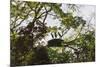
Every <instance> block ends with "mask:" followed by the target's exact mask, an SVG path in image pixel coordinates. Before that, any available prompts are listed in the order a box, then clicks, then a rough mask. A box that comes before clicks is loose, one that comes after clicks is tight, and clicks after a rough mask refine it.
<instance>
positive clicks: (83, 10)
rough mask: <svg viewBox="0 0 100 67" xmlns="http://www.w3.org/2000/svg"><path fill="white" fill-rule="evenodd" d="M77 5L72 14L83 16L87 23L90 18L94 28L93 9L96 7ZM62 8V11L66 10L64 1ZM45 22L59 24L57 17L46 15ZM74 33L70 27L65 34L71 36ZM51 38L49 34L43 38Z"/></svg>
mask: <svg viewBox="0 0 100 67" xmlns="http://www.w3.org/2000/svg"><path fill="white" fill-rule="evenodd" d="M77 6H78V7H79V11H78V12H74V15H75V16H76V15H78V16H81V17H83V19H84V20H86V23H88V22H89V21H90V19H91V18H92V20H91V21H90V24H92V26H93V27H94V28H95V22H96V21H95V10H96V7H95V6H94V5H77ZM61 8H62V10H63V11H64V12H67V11H68V9H67V6H66V4H65V3H64V4H63V5H62V7H61ZM46 22H47V26H58V27H59V26H60V21H59V20H58V19H52V17H51V16H48V17H47V19H46ZM74 34H76V32H74V30H73V29H71V30H70V31H69V32H68V33H67V34H66V36H67V37H71V36H72V35H74ZM50 39H52V37H51V36H50V34H49V35H48V36H47V37H46V38H45V40H47V41H48V40H50Z"/></svg>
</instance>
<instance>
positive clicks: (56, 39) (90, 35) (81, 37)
mask: <svg viewBox="0 0 100 67" xmlns="http://www.w3.org/2000/svg"><path fill="white" fill-rule="evenodd" d="M61 6H62V4H56V3H44V2H30V1H16V0H13V1H11V13H10V14H11V23H10V26H11V27H10V31H11V33H10V37H11V65H12V66H19V65H37V64H54V63H71V62H72V63H73V62H88V61H95V31H94V30H93V31H90V30H89V31H88V32H86V33H85V34H83V33H81V32H82V30H83V29H82V28H83V27H85V26H86V21H85V20H84V19H83V18H82V17H79V16H74V15H73V13H72V12H68V13H64V11H63V10H62V9H61ZM70 6H71V8H72V6H73V5H70ZM52 12H53V13H54V14H55V15H50V13H52ZM48 15H49V16H56V17H58V18H57V19H59V21H60V22H61V23H60V27H57V26H53V27H49V26H47V23H48V22H46V19H47V18H48V17H47V16H48ZM79 26H81V28H79ZM71 28H73V29H74V30H77V29H78V28H79V29H80V31H79V32H77V33H78V34H77V36H76V37H75V38H74V39H73V40H72V39H70V38H68V39H69V40H68V41H67V40H66V39H64V38H63V37H66V36H65V35H66V34H67V33H68V31H69V30H70V29H71ZM50 33H51V36H52V39H51V40H49V41H48V42H47V44H46V45H45V46H44V43H43V42H41V41H42V39H44V38H46V36H48V35H47V34H50ZM42 43H43V45H41V44H42ZM36 44H38V45H36Z"/></svg>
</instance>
